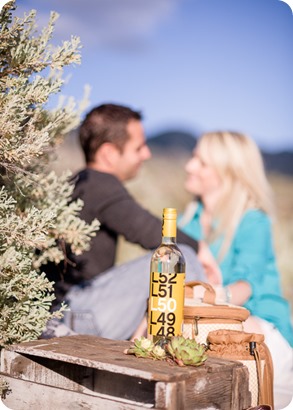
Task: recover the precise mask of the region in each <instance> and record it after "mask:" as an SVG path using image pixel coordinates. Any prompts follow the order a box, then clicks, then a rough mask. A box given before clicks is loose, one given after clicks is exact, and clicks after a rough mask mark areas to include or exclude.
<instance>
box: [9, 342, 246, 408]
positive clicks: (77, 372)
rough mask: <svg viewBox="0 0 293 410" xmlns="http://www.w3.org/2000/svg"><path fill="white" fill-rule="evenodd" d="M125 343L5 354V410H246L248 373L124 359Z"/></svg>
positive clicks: (36, 345)
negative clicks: (7, 385)
mask: <svg viewBox="0 0 293 410" xmlns="http://www.w3.org/2000/svg"><path fill="white" fill-rule="evenodd" d="M129 346H130V342H127V341H115V340H109V339H102V338H99V337H95V336H87V335H78V336H68V337H61V338H54V339H50V340H38V341H33V342H26V343H21V344H18V345H13V346H9V347H8V348H6V349H4V350H3V351H2V352H1V375H2V377H4V379H5V380H7V381H8V382H9V386H10V389H11V392H10V393H9V394H7V396H6V398H5V399H4V400H3V403H4V404H5V405H6V406H7V407H8V408H10V409H12V410H40V409H42V410H59V409H60V410H61V409H62V410H64V409H68V410H69V409H70V410H75V409H91V410H96V409H101V410H114V409H115V410H118V409H119V410H126V409H127V410H131V409H142V408H144V409H146V408H153V409H168V410H185V409H186V410H187V409H207V408H209V409H223V410H231V409H233V410H243V409H245V408H247V407H249V406H250V402H251V397H250V393H249V390H248V370H247V368H246V367H245V366H243V365H242V364H241V363H239V362H234V361H228V360H222V359H216V358H209V359H208V360H207V361H206V363H205V364H204V365H202V366H199V367H191V366H186V367H179V366H177V365H172V364H169V363H167V362H160V361H154V360H150V359H141V358H140V359H139V358H136V357H135V356H130V355H125V354H124V353H123V352H124V350H125V349H126V348H128V347H129Z"/></svg>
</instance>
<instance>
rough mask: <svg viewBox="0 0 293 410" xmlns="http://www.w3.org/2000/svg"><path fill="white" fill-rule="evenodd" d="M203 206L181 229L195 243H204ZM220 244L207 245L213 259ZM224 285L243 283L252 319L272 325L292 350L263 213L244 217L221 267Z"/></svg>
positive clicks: (286, 312)
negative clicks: (249, 291)
mask: <svg viewBox="0 0 293 410" xmlns="http://www.w3.org/2000/svg"><path fill="white" fill-rule="evenodd" d="M202 211H203V205H202V204H201V203H199V205H198V207H197V209H196V211H195V213H194V215H193V217H192V219H191V220H190V221H189V222H188V223H187V224H185V225H182V223H181V220H182V217H179V218H178V225H179V226H180V229H181V230H183V231H184V232H185V233H187V234H188V235H190V236H191V237H192V238H195V239H197V240H201V239H204V238H203V232H202V227H201V224H200V215H201V213H202ZM221 243H222V240H221V239H217V240H216V241H215V242H213V243H211V244H210V250H211V252H212V254H213V255H214V257H215V258H216V257H217V255H218V253H219V250H220V246H221ZM220 269H221V272H222V276H223V285H224V286H227V285H230V284H232V283H234V282H237V281H239V280H243V281H246V282H248V283H249V284H250V286H251V288H252V295H251V297H250V299H249V300H248V301H247V302H246V303H245V304H244V306H245V307H246V308H247V309H248V310H249V311H250V313H251V314H252V315H254V316H258V317H260V318H262V319H265V320H267V321H268V322H270V323H272V324H273V325H274V326H275V327H276V328H277V329H278V330H279V331H280V333H281V334H282V335H283V336H284V337H285V338H286V339H287V340H288V342H289V343H290V345H291V346H293V329H292V324H291V320H290V306H289V304H288V302H287V301H286V300H285V299H284V298H283V297H282V291H281V285H280V275H279V271H278V268H277V265H276V257H275V253H274V248H273V243H272V230H271V221H270V219H269V217H268V215H267V214H265V213H264V212H262V211H260V210H257V209H251V210H248V211H246V213H245V214H244V215H243V217H242V219H241V221H240V223H239V225H238V228H237V229H236V232H235V234H234V238H233V240H232V243H231V245H230V248H229V250H228V252H227V253H226V255H225V257H224V259H223V260H222V262H221V263H220Z"/></svg>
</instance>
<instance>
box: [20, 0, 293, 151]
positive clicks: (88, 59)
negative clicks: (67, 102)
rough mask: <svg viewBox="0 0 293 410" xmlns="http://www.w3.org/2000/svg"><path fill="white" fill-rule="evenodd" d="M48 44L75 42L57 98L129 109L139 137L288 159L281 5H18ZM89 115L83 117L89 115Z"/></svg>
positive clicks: (68, 0) (288, 92)
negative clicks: (49, 30) (223, 139)
mask: <svg viewBox="0 0 293 410" xmlns="http://www.w3.org/2000/svg"><path fill="white" fill-rule="evenodd" d="M17 4H18V9H17V14H22V12H24V11H28V10H30V9H32V8H34V9H36V10H37V13H38V19H39V24H40V26H42V24H44V22H47V20H48V18H49V13H50V10H55V11H57V12H58V13H60V18H59V20H58V21H57V24H56V31H55V38H57V39H58V40H66V39H68V38H70V35H71V34H73V35H78V36H80V38H81V41H82V44H83V49H82V64H81V66H77V67H75V68H71V69H70V74H71V78H70V80H69V82H68V84H66V86H65V88H64V89H63V94H65V95H73V96H74V97H76V99H81V96H82V94H83V88H84V85H85V84H89V85H90V86H91V95H90V100H91V106H90V107H92V106H94V105H98V104H100V103H103V102H116V103H122V104H126V105H130V106H131V107H133V108H135V109H139V110H141V111H142V112H143V114H144V124H145V129H146V133H147V134H148V135H151V134H153V133H155V132H158V131H164V130H170V129H182V130H184V131H190V132H191V133H195V134H199V133H201V132H205V131H211V130H216V129H231V130H237V131H242V132H246V133H247V134H249V135H250V136H251V137H252V138H254V139H255V140H256V142H257V143H258V144H259V145H260V147H261V148H263V149H266V150H268V151H279V150H284V149H290V150H293V81H292V80H293V78H292V74H293V14H292V10H291V9H290V7H289V6H288V5H287V4H286V3H284V2H282V1H280V0H147V1H146V0H82V1H81V0H62V1H60V0H42V1H40V0H26V1H21V0H18V2H17ZM90 107H89V108H90Z"/></svg>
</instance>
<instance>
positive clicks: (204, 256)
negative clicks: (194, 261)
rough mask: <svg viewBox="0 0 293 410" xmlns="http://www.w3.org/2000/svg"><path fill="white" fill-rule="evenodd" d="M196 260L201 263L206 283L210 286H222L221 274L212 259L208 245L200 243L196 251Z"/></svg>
mask: <svg viewBox="0 0 293 410" xmlns="http://www.w3.org/2000/svg"><path fill="white" fill-rule="evenodd" d="M198 259H199V261H200V262H201V264H202V266H203V268H204V271H205V274H206V275H207V279H208V282H209V283H210V284H211V285H221V284H222V273H221V270H220V268H219V266H218V264H217V262H216V260H215V258H214V257H213V255H212V253H211V251H210V249H209V247H208V245H207V244H206V243H205V242H203V241H200V242H199V249H198Z"/></svg>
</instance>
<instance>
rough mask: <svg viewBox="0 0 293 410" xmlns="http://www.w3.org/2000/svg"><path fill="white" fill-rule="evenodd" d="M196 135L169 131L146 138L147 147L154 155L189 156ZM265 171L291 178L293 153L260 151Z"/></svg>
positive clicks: (292, 173)
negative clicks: (156, 153)
mask: <svg viewBox="0 0 293 410" xmlns="http://www.w3.org/2000/svg"><path fill="white" fill-rule="evenodd" d="M197 138H198V135H193V134H191V133H188V132H185V131H180V130H170V131H165V132H162V133H159V134H156V135H152V136H149V137H148V145H149V146H150V148H151V150H152V151H153V152H154V153H155V152H158V153H159V154H162V153H163V154H166V155H170V156H171V155H174V154H175V153H176V154H180V153H182V154H185V155H187V154H189V155H191V153H192V151H193V149H194V146H195V144H196V141H197ZM262 155H263V158H264V163H265V167H266V170H267V171H268V172H278V173H281V174H285V175H290V176H293V152H292V151H284V152H276V153H268V152H265V151H262Z"/></svg>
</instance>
